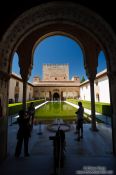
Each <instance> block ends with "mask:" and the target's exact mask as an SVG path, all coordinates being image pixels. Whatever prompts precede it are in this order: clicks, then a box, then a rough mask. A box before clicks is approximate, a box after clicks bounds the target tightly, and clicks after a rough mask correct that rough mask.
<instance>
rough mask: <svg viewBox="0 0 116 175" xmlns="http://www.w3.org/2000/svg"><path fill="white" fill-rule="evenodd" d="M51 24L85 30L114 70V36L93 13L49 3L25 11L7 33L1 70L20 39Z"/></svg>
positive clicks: (3, 40)
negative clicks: (95, 41) (103, 52)
mask: <svg viewBox="0 0 116 175" xmlns="http://www.w3.org/2000/svg"><path fill="white" fill-rule="evenodd" d="M53 23H61V24H62V23H67V24H71V25H73V26H75V27H82V28H84V29H85V30H87V31H88V32H89V33H90V34H91V35H93V36H94V37H96V38H97V39H98V40H99V41H100V42H101V44H102V45H103V46H104V48H105V49H107V53H108V55H109V57H110V64H111V66H112V70H113V71H114V70H115V69H116V68H115V66H114V65H116V36H115V34H114V32H113V30H112V29H111V28H110V27H109V25H108V24H107V23H106V22H105V21H104V20H103V19H102V18H101V17H99V16H98V15H97V14H95V13H94V12H92V11H90V10H89V9H87V8H84V7H82V6H80V5H77V4H74V3H71V2H50V3H46V4H42V5H39V6H37V7H34V8H32V9H30V10H28V11H26V12H25V13H23V14H22V15H21V16H20V17H19V18H18V19H16V20H15V21H14V23H13V24H12V25H11V26H10V28H9V29H8V30H7V32H6V33H5V35H4V36H3V38H2V41H1V43H0V46H2V47H1V48H0V50H1V49H2V65H3V67H4V68H3V70H4V71H6V72H7V71H8V65H9V64H8V63H9V59H10V56H11V53H12V51H13V49H14V48H15V46H16V45H17V44H19V43H20V42H21V40H23V39H24V38H25V37H26V36H27V35H29V33H31V32H32V31H34V30H36V29H37V28H38V29H39V28H41V27H43V26H46V25H48V24H53Z"/></svg>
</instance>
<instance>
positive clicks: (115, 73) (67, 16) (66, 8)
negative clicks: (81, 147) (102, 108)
mask: <svg viewBox="0 0 116 175" xmlns="http://www.w3.org/2000/svg"><path fill="white" fill-rule="evenodd" d="M54 24H58V25H68V26H71V27H73V29H75V31H73V32H75V33H76V32H77V31H76V29H80V30H83V31H85V32H86V33H88V37H91V38H93V39H94V41H96V43H97V44H98V45H99V46H100V48H101V49H103V51H104V53H105V55H106V59H107V68H108V76H109V80H110V91H111V92H110V94H111V108H112V120H113V122H112V128H113V151H114V153H115V154H116V137H115V135H116V66H115V65H116V35H115V33H114V31H113V30H112V29H111V27H110V25H108V24H107V23H106V22H105V20H104V19H103V18H102V17H100V16H99V15H98V14H96V13H94V12H93V11H91V10H89V9H87V8H85V7H83V6H81V5H78V4H77V3H76V4H75V3H73V2H61V1H60V2H49V3H44V4H41V5H39V6H37V7H33V8H32V9H30V10H28V11H26V12H24V13H23V14H22V15H20V16H19V17H18V18H17V19H16V20H15V21H14V23H12V24H11V26H10V27H9V28H8V29H7V31H6V32H5V34H4V35H3V37H2V39H1V41H0V53H1V54H0V81H2V87H0V90H1V92H2V93H1V95H2V97H4V106H3V115H4V116H6V114H7V110H6V109H7V99H8V84H7V82H8V79H9V78H10V77H9V65H10V64H11V56H12V54H13V53H14V52H15V51H16V50H17V48H18V47H19V46H20V44H21V43H22V42H23V41H24V40H25V39H26V38H27V37H28V36H29V35H30V34H31V33H32V32H34V31H37V30H38V31H39V30H41V29H43V28H44V29H46V27H47V26H52V25H54ZM55 31H57V30H55ZM68 33H69V34H70V32H68ZM87 40H88V38H87ZM87 44H88V43H87ZM89 44H90V43H89ZM96 52H98V51H97V49H96ZM94 59H95V58H94ZM94 59H93V60H94ZM20 63H22V62H20ZM30 63H31V62H30ZM29 69H31V66H30V67H29ZM21 71H23V70H22V69H21ZM26 73H27V72H26ZM1 77H2V78H1ZM25 83H26V82H25ZM5 88H6V90H4V89H5ZM4 120H5V122H4ZM4 120H3V124H4V125H5V126H6V124H7V119H6V117H5V119H4ZM3 128H4V130H2V134H1V135H4V137H5V138H6V135H7V128H6V127H3ZM1 143H2V145H1V146H0V148H4V149H0V150H2V151H1V152H0V155H1V157H0V159H1V158H4V157H5V155H6V143H7V138H6V139H4V138H2V141H1ZM4 145H5V146H4Z"/></svg>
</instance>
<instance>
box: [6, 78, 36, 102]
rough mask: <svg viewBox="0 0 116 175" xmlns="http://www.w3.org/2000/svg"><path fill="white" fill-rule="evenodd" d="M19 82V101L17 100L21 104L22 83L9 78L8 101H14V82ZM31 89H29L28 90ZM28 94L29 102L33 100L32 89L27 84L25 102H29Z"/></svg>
mask: <svg viewBox="0 0 116 175" xmlns="http://www.w3.org/2000/svg"><path fill="white" fill-rule="evenodd" d="M17 81H18V82H19V99H18V102H22V99H23V82H22V81H19V80H17V79H15V78H13V77H11V79H10V80H9V99H11V98H12V99H13V100H14V101H15V97H14V95H15V86H16V82H17ZM30 87H31V89H30ZM29 94H31V100H32V98H33V87H32V86H31V85H30V84H28V85H27V100H30V99H29Z"/></svg>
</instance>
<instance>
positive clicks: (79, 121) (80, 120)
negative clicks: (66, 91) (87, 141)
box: [76, 102, 84, 141]
mask: <svg viewBox="0 0 116 175" xmlns="http://www.w3.org/2000/svg"><path fill="white" fill-rule="evenodd" d="M78 106H79V108H78V110H77V111H76V114H77V126H76V127H77V135H78V136H77V140H78V141H80V138H83V114H84V108H83V106H82V102H78ZM80 131H81V133H80Z"/></svg>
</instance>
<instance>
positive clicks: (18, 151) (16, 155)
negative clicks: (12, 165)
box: [15, 137, 23, 157]
mask: <svg viewBox="0 0 116 175" xmlns="http://www.w3.org/2000/svg"><path fill="white" fill-rule="evenodd" d="M22 143H23V137H21V138H20V139H18V141H17V145H16V149H15V157H19V156H20V154H21V148H22Z"/></svg>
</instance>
